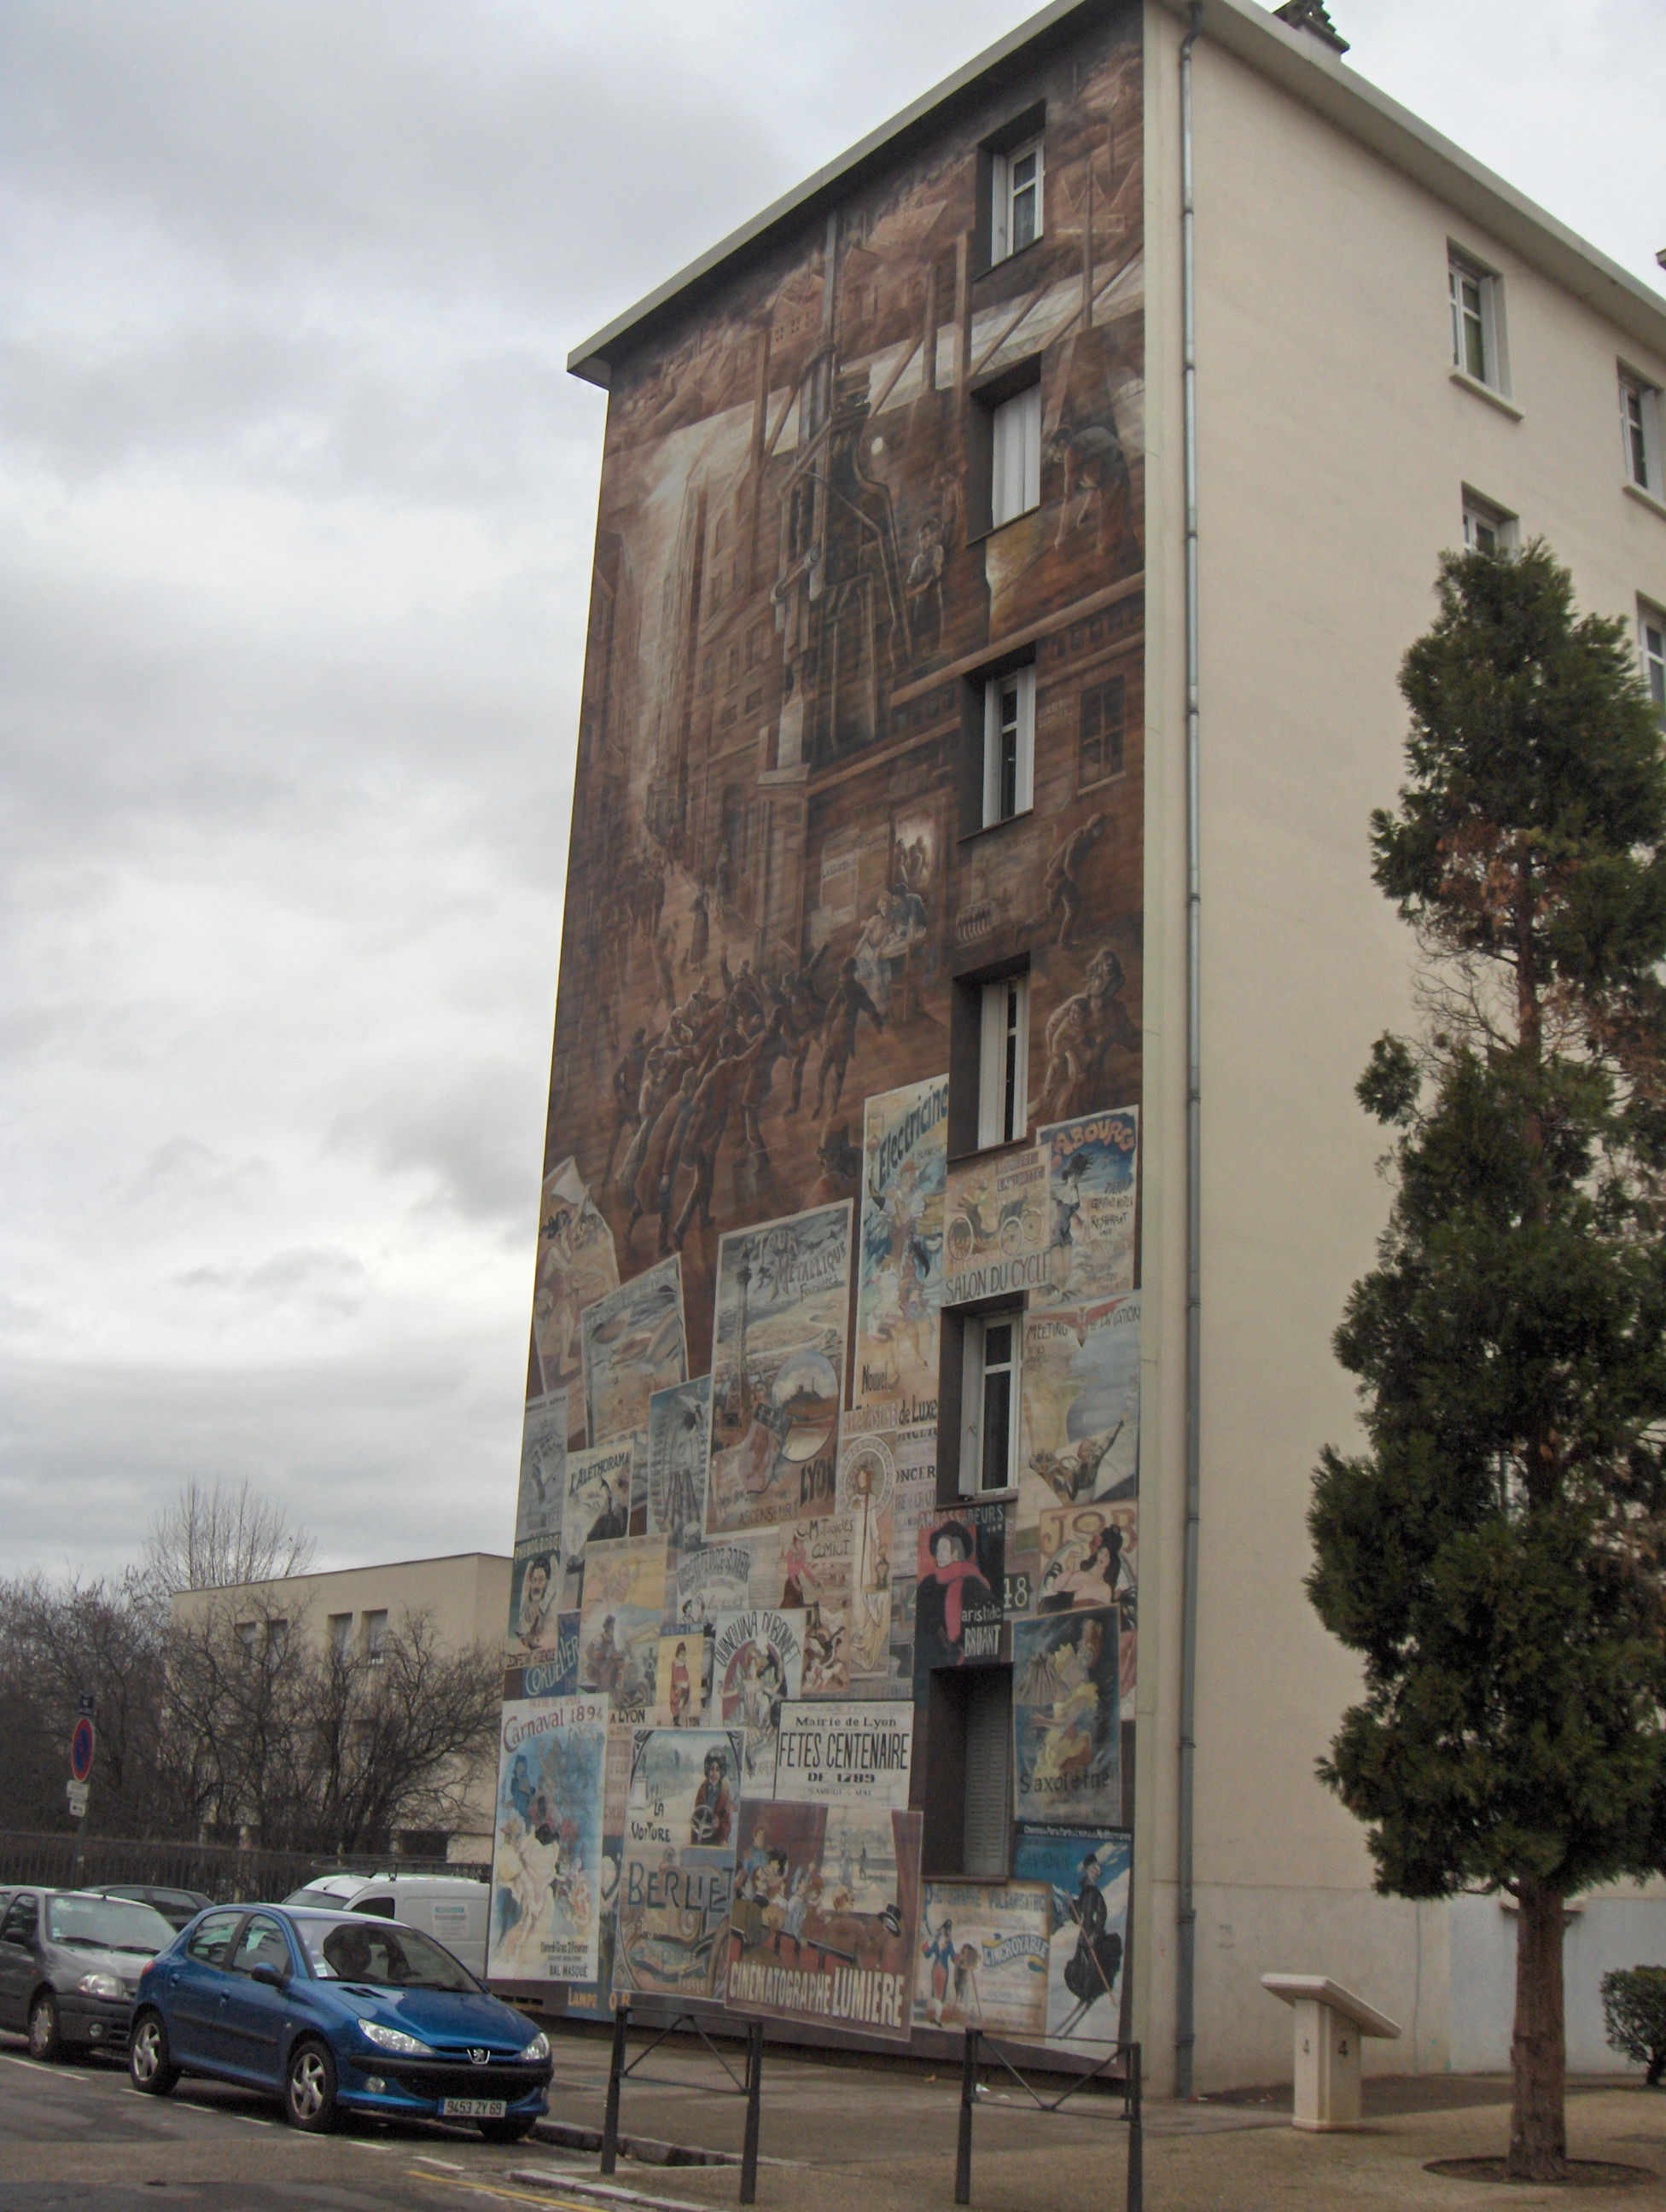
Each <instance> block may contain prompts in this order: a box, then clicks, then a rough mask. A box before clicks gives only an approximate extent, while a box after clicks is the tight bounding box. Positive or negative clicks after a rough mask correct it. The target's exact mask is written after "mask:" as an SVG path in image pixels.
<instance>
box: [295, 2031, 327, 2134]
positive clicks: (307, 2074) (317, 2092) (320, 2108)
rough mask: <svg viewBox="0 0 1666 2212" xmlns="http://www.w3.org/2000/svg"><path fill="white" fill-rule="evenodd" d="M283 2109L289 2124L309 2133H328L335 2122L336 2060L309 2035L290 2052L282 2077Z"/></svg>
mask: <svg viewBox="0 0 1666 2212" xmlns="http://www.w3.org/2000/svg"><path fill="white" fill-rule="evenodd" d="M283 2111H284V2114H285V2116H286V2117H287V2118H288V2120H289V2125H290V2126H291V2127H292V2128H300V2129H301V2130H302V2132H303V2133H304V2134H307V2135H309V2136H322V2135H327V2134H328V2133H329V2132H330V2130H331V2128H333V2127H334V2126H335V2124H336V2122H337V2118H338V2117H339V2113H340V2108H339V2106H337V2103H336V2062H335V2060H334V2059H333V2058H332V2057H331V2056H330V2053H329V2051H327V2050H326V2049H325V2046H324V2045H323V2044H321V2043H315V2042H313V2040H312V2039H310V2038H309V2039H308V2040H307V2042H305V2043H298V2044H296V2045H295V2049H294V2050H293V2051H291V2052H290V2053H289V2069H288V2071H287V2072H286V2073H285V2075H284V2076H283Z"/></svg>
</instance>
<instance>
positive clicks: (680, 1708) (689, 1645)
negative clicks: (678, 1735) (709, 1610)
mask: <svg viewBox="0 0 1666 2212" xmlns="http://www.w3.org/2000/svg"><path fill="white" fill-rule="evenodd" d="M654 1690H655V1698H654V1704H655V1719H656V1723H657V1724H658V1725H660V1726H661V1727H665V1728H674V1729H691V1728H698V1727H699V1726H700V1724H701V1723H702V1721H703V1720H704V1719H705V1717H706V1709H707V1706H708V1704H709V1702H710V1699H711V1693H712V1639H711V1634H710V1632H709V1631H708V1630H707V1629H703V1628H696V1629H691V1630H690V1631H688V1632H683V1633H679V1634H678V1635H675V1636H662V1637H661V1638H660V1660H659V1666H658V1668H657V1670H656V1672H655V1674H654Z"/></svg>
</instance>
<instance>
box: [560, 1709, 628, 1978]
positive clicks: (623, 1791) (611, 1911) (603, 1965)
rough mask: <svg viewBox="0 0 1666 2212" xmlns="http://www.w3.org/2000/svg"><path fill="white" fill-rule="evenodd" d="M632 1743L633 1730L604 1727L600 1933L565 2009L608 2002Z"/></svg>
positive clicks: (615, 1937)
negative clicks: (590, 1964) (591, 1961)
mask: <svg viewBox="0 0 1666 2212" xmlns="http://www.w3.org/2000/svg"><path fill="white" fill-rule="evenodd" d="M634 1748H635V1731H634V1730H633V1729H628V1728H611V1727H610V1729H608V1731H607V1759H606V1763H605V1766H604V1768H603V1775H604V1784H603V1790H602V1881H601V1936H600V1940H599V1942H598V1945H597V1949H596V1973H595V1977H594V1978H593V1980H591V1981H587V1982H578V1983H575V1984H573V1985H572V1986H571V1987H570V1988H569V1990H568V1992H567V2009H568V2010H569V2012H577V2013H599V2012H604V2011H605V2010H606V2009H607V2008H608V2005H609V2001H610V1992H611V1990H612V1987H613V1951H614V1945H615V1942H616V1939H617V1935H618V1929H619V1869H620V1868H621V1867H622V1866H623V1863H624V1832H625V1801H626V1799H627V1798H628V1796H629V1794H630V1755H631V1753H632V1750H633V1749H634Z"/></svg>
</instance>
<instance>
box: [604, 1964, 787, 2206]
mask: <svg viewBox="0 0 1666 2212" xmlns="http://www.w3.org/2000/svg"><path fill="white" fill-rule="evenodd" d="M679 2029H690V2030H691V2031H692V2032H693V2033H695V2034H696V2035H697V2036H698V2037H699V2039H700V2040H701V2042H702V2044H704V2045H705V2047H706V2049H707V2050H708V2051H709V2052H710V2053H711V2055H712V2057H714V2059H715V2060H716V2061H717V2063H718V2065H719V2066H720V2067H721V2069H722V2070H723V2072H724V2074H725V2075H727V2077H728V2080H729V2082H730V2084H731V2086H730V2087H728V2088H727V2089H720V2088H715V2087H707V2089H706V2094H707V2095H708V2096H710V2097H744V2098H745V2100H746V2124H745V2132H744V2134H743V2135H742V2137H741V2152H740V2202H741V2203H743V2204H756V2203H757V2129H758V2109H759V2106H760V2103H761V2101H762V2098H763V2021H761V2020H749V2021H746V2022H745V2030H746V2060H745V2068H746V2070H745V2075H739V2074H737V2073H736V2072H735V2070H734V2068H733V2066H731V2065H730V2063H729V2062H728V2060H727V2058H726V2057H724V2055H723V2053H722V2052H721V2051H720V2050H719V2049H718V2047H717V2045H715V2044H714V2042H713V2041H712V2039H711V2038H710V2036H708V2034H707V2033H706V2030H705V2026H704V2023H703V2022H702V2021H700V2020H698V2019H697V2018H696V2015H694V2014H693V2013H691V2012H679V2013H678V2015H677V2016H676V2017H675V2019H673V2020H671V2021H667V2022H666V2024H665V2025H664V2026H663V2027H660V2028H659V2029H658V2031H657V2033H655V2034H654V2037H653V2039H652V2040H651V2041H650V2042H648V2044H646V2045H644V2047H643V2048H642V2049H641V2051H638V2052H637V2053H636V2056H635V2057H634V2058H632V2059H631V2060H629V2063H626V2057H625V2053H626V2051H627V2049H628V2047H629V2035H630V2001H629V1998H628V1997H627V1998H623V1999H620V2000H617V2001H616V2007H615V2010H614V2014H613V2050H612V2054H611V2057H610V2059H609V2062H608V2068H607V2108H606V2112H605V2116H604V2118H603V2120H602V2159H601V2170H602V2172H604V2173H611V2172H613V2171H614V2169H615V2167H616V2166H617V2164H618V2157H619V2092H620V2090H621V2089H622V2088H623V2086H624V2084H625V2082H626V2081H629V2079H630V2078H631V2077H632V2075H636V2069H637V2068H638V2067H639V2066H641V2065H642V2064H643V2063H644V2062H645V2061H646V2060H647V2059H648V2058H650V2057H652V2056H653V2055H654V2052H655V2051H657V2050H658V2049H659V2048H660V2045H661V2044H662V2043H663V2042H665V2040H666V2038H667V2037H668V2036H672V2035H675V2034H676V2033H678V2030H679ZM637 2078H638V2079H639V2080H641V2081H652V2082H657V2083H658V2084H659V2085H660V2087H661V2088H672V2089H683V2088H686V2087H688V2084H687V2082H686V2081H677V2080H673V2079H672V2077H671V2076H670V2075H665V2074H642V2075H637Z"/></svg>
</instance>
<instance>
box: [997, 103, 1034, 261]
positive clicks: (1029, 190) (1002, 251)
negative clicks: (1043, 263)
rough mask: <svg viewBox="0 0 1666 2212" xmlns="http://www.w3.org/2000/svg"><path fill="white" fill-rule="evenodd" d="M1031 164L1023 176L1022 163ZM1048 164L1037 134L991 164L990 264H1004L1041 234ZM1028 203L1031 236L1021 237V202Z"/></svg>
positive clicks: (998, 155)
mask: <svg viewBox="0 0 1666 2212" xmlns="http://www.w3.org/2000/svg"><path fill="white" fill-rule="evenodd" d="M1026 162H1033V163H1034V165H1035V166H1034V168H1033V169H1032V170H1031V173H1029V174H1028V175H1026V174H1025V163H1026ZM1046 174H1047V162H1046V157H1045V155H1043V151H1042V142H1041V136H1040V134H1039V132H1038V133H1037V136H1036V137H1033V138H1026V139H1025V142H1024V143H1023V144H1022V145H1021V146H1012V147H1009V148H1008V149H1006V152H1005V153H1004V154H997V155H994V159H993V161H991V163H990V176H989V185H990V191H989V260H990V263H991V264H992V265H993V264H994V263H995V262H997V261H1005V260H1006V258H1007V257H1008V255H1009V254H1013V253H1021V252H1023V251H1024V249H1025V246H1033V245H1034V244H1035V242H1036V240H1037V239H1038V238H1039V237H1040V236H1041V234H1042V228H1043V222H1044V221H1045V212H1046V211H1045V205H1044V202H1043V192H1044V191H1045V189H1046ZM1026 195H1027V196H1028V197H1029V198H1030V201H1031V216H1032V222H1031V230H1030V235H1029V236H1028V237H1027V238H1020V237H1019V236H1018V233H1019V231H1020V230H1021V229H1022V228H1024V207H1023V203H1024V200H1025V197H1026Z"/></svg>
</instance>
